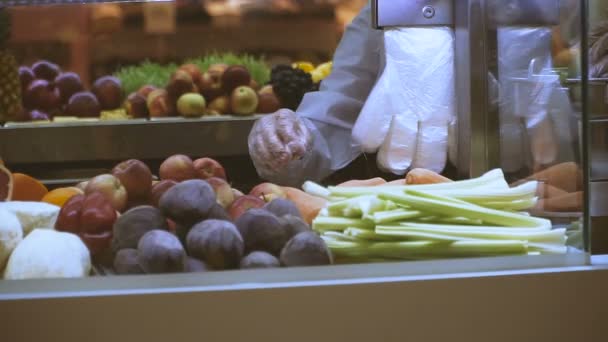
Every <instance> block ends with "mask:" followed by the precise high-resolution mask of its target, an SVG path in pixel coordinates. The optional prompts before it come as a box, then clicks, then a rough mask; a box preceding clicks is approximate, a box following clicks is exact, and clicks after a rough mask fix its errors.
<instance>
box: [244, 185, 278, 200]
mask: <svg viewBox="0 0 608 342" xmlns="http://www.w3.org/2000/svg"><path fill="white" fill-rule="evenodd" d="M249 195H251V196H254V197H258V198H261V199H262V200H264V201H265V202H271V201H272V200H273V199H275V198H287V194H286V193H285V190H283V188H282V187H280V186H278V185H276V184H273V183H268V182H267V183H261V184H258V185H256V186H255V187H254V188H253V189H251V191H250V192H249Z"/></svg>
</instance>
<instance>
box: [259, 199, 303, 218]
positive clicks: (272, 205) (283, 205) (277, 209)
mask: <svg viewBox="0 0 608 342" xmlns="http://www.w3.org/2000/svg"><path fill="white" fill-rule="evenodd" d="M264 209H266V210H268V211H269V212H271V213H273V214H275V215H277V216H279V217H281V216H285V215H292V216H297V217H302V214H300V210H299V209H298V207H296V205H295V203H293V202H292V201H290V200H288V199H285V198H275V199H273V200H272V201H270V202H268V203H267V204H266V205H264Z"/></svg>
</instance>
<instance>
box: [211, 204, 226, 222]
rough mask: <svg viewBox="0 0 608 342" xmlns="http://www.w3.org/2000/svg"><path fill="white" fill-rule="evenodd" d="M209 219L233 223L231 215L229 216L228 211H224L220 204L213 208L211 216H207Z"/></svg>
mask: <svg viewBox="0 0 608 342" xmlns="http://www.w3.org/2000/svg"><path fill="white" fill-rule="evenodd" d="M207 218H210V219H217V220H225V221H232V220H231V218H230V215H228V212H227V211H226V209H224V207H222V206H221V205H220V204H218V203H216V204H215V205H214V206H213V207H212V208H211V210H210V211H209V215H208V216H207Z"/></svg>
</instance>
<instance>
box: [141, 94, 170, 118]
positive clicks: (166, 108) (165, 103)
mask: <svg viewBox="0 0 608 342" xmlns="http://www.w3.org/2000/svg"><path fill="white" fill-rule="evenodd" d="M146 105H147V106H148V112H149V114H150V117H165V116H169V115H170V114H171V111H172V108H171V105H170V103H169V94H168V93H167V91H166V90H165V89H156V90H153V91H152V92H151V93H150V94H149V95H148V98H147V100H146Z"/></svg>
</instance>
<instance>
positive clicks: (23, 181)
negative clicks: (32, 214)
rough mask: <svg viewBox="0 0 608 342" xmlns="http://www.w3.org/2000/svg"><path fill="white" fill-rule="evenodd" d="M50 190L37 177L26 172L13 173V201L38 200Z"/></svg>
mask: <svg viewBox="0 0 608 342" xmlns="http://www.w3.org/2000/svg"><path fill="white" fill-rule="evenodd" d="M48 192H49V189H47V188H46V186H44V184H42V183H41V182H40V181H39V180H37V179H36V178H34V177H32V176H28V175H26V174H24V173H13V196H12V200H13V201H34V202H38V201H40V200H42V197H44V195H46V194H47V193H48Z"/></svg>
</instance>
